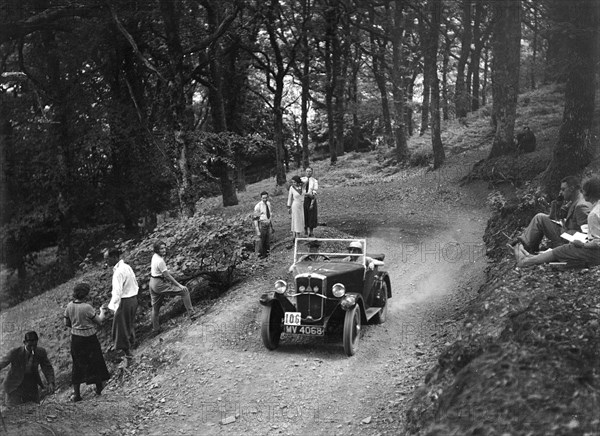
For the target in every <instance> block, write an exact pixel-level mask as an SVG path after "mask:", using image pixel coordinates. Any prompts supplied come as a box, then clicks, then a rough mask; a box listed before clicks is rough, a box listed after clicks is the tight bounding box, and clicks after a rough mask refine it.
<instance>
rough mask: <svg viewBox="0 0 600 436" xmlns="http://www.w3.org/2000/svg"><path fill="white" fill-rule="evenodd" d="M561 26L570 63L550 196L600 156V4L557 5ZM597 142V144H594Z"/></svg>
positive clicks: (549, 174)
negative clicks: (599, 133) (598, 102)
mask: <svg viewBox="0 0 600 436" xmlns="http://www.w3.org/2000/svg"><path fill="white" fill-rule="evenodd" d="M553 6H554V7H555V8H557V9H556V10H555V11H554V16H555V17H560V21H559V22H557V23H556V24H557V26H558V27H559V28H560V29H562V30H563V31H564V33H565V34H566V36H567V37H566V38H565V40H566V44H567V53H568V59H567V62H566V65H567V71H566V73H567V77H568V79H567V83H566V87H565V109H564V112H563V120H562V124H561V126H560V130H559V132H558V141H557V143H556V145H555V147H554V152H553V155H552V161H551V162H550V164H549V165H548V167H547V168H546V170H545V171H544V173H543V176H542V183H543V186H544V188H545V190H546V192H548V193H550V192H556V190H557V188H558V186H559V185H560V180H561V179H562V178H563V177H565V176H567V175H573V174H578V173H579V172H580V171H581V169H582V168H583V167H585V166H586V165H587V164H588V163H589V162H590V160H591V159H592V157H594V155H597V154H598V145H597V139H594V136H593V134H592V126H593V121H594V119H593V117H594V108H595V95H596V86H597V77H598V76H597V75H598V69H597V62H598V59H599V55H598V49H599V48H600V47H599V43H598V37H599V34H600V31H599V28H600V3H598V2H597V1H595V0H573V1H571V2H568V3H567V2H555V3H554V5H553ZM594 142H596V144H594Z"/></svg>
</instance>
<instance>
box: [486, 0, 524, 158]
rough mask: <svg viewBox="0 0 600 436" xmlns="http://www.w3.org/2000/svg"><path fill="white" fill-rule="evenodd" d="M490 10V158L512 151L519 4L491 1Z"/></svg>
mask: <svg viewBox="0 0 600 436" xmlns="http://www.w3.org/2000/svg"><path fill="white" fill-rule="evenodd" d="M493 8H494V18H493V19H494V34H493V41H492V51H493V54H494V58H493V60H492V93H493V101H494V106H493V110H492V112H493V113H494V119H495V121H496V133H495V135H494V140H493V142H492V149H491V151H490V155H489V157H490V158H493V157H497V156H502V155H505V154H509V153H511V152H513V151H515V145H514V140H513V138H514V129H515V119H516V116H517V97H518V95H519V61H520V46H521V1H520V0H516V1H515V0H498V1H496V2H494V4H493Z"/></svg>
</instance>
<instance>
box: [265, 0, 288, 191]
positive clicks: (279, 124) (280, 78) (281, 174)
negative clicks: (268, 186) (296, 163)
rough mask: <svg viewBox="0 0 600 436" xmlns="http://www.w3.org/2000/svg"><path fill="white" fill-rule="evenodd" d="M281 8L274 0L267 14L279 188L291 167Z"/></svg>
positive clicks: (268, 72) (274, 139)
mask: <svg viewBox="0 0 600 436" xmlns="http://www.w3.org/2000/svg"><path fill="white" fill-rule="evenodd" d="M278 7H279V0H272V1H271V7H270V8H269V9H268V12H267V22H266V27H267V33H268V34H269V42H270V44H271V50H273V58H274V59H273V62H272V64H273V65H272V67H271V68H272V70H270V71H267V72H266V74H267V75H269V74H270V75H271V76H272V77H273V80H274V82H275V89H274V95H273V142H274V143H275V161H276V183H277V186H283V185H284V184H285V170H286V167H287V166H288V165H289V163H288V159H287V152H286V149H285V144H284V139H283V107H282V101H283V89H284V86H285V82H284V80H285V75H286V73H287V68H286V67H285V66H284V60H283V53H282V52H281V47H280V46H279V39H278V38H277V34H276V29H275V26H277V25H278V23H277V21H276V19H275V13H274V12H275V11H276V10H277V9H278Z"/></svg>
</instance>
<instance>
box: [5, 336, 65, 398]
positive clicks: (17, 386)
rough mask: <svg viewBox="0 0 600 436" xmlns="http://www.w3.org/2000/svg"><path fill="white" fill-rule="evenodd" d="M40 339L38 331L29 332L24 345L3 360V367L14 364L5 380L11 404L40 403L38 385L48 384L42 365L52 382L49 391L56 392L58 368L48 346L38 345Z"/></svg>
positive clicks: (47, 377)
mask: <svg viewBox="0 0 600 436" xmlns="http://www.w3.org/2000/svg"><path fill="white" fill-rule="evenodd" d="M38 339H39V338H38V334H37V333H36V332H34V331H30V332H27V333H25V339H24V341H23V346H22V347H17V348H13V349H12V350H10V351H9V352H8V354H7V355H6V356H4V357H3V358H2V360H0V369H2V368H6V367H7V366H8V365H10V369H9V370H8V374H7V375H6V377H5V378H4V382H3V383H2V387H3V388H4V393H5V403H6V405H7V406H16V405H18V404H22V403H27V402H30V401H33V402H36V403H39V401H40V392H39V390H38V386H40V387H41V388H42V389H43V388H44V384H43V383H42V378H41V377H40V372H39V368H40V367H41V369H42V372H43V373H44V377H46V382H47V383H48V393H53V392H54V388H55V385H54V369H53V368H52V364H51V363H50V360H49V359H48V353H47V352H46V350H45V349H44V348H42V347H38Z"/></svg>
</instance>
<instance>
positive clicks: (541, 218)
mask: <svg viewBox="0 0 600 436" xmlns="http://www.w3.org/2000/svg"><path fill="white" fill-rule="evenodd" d="M560 197H562V199H563V200H564V203H563V205H562V207H558V206H557V203H556V202H552V203H553V204H552V207H551V213H550V214H544V213H538V214H537V215H535V216H534V217H533V219H532V220H531V222H530V223H529V225H528V226H527V228H525V230H524V231H523V233H522V234H521V236H519V237H517V238H516V239H514V240H513V241H511V242H510V243H509V245H511V246H512V247H515V246H516V245H517V244H519V243H520V244H522V245H523V248H525V250H526V251H527V252H529V253H535V252H537V251H539V246H540V243H541V242H542V239H543V238H544V236H545V237H546V238H548V239H549V240H550V247H551V248H556V247H559V246H561V245H563V244H566V243H567V241H566V240H564V239H562V238H561V237H560V235H561V234H562V233H565V232H566V233H570V234H574V233H575V232H578V231H581V226H582V225H584V224H585V223H586V222H587V216H588V214H589V213H590V209H591V208H592V205H591V204H590V203H589V202H588V201H586V200H585V198H584V196H583V195H582V194H581V182H580V180H579V178H577V177H574V176H569V177H565V178H564V179H562V180H561V183H560ZM561 211H562V212H561ZM561 215H563V216H561Z"/></svg>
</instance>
